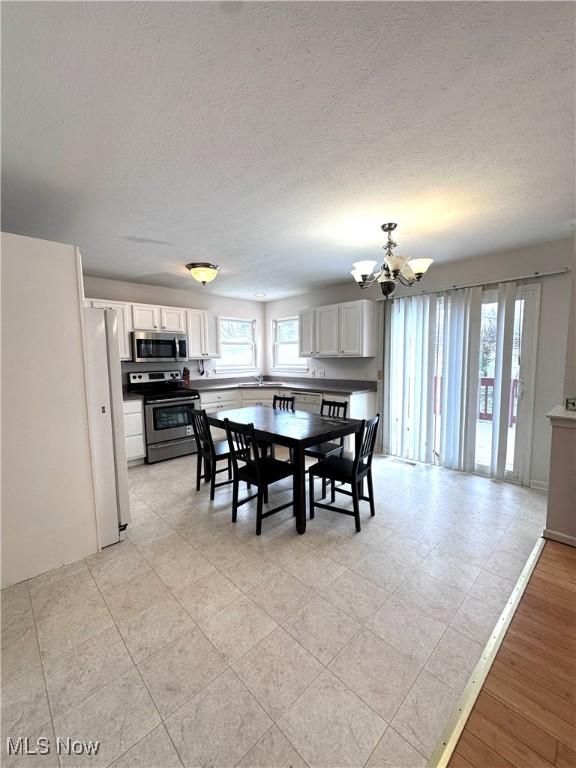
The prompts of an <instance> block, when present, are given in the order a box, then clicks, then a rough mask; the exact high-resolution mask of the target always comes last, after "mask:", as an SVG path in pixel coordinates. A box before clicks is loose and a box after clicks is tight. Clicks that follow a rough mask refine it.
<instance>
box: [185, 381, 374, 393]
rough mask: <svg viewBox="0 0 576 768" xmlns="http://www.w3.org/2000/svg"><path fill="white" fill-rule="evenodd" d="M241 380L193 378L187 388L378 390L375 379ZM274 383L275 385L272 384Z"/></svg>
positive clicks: (212, 389) (210, 389)
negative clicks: (262, 381)
mask: <svg viewBox="0 0 576 768" xmlns="http://www.w3.org/2000/svg"><path fill="white" fill-rule="evenodd" d="M238 384H239V382H237V381H236V382H229V383H223V382H221V381H219V382H216V381H215V382H210V383H209V384H208V382H205V381H203V382H200V384H199V383H198V381H197V379H193V380H192V381H190V382H188V383H187V384H186V385H185V386H186V388H187V389H194V390H196V391H197V392H199V393H200V394H202V393H203V392H217V391H222V390H227V389H239V390H243V389H262V390H264V391H265V390H267V389H285V390H289V391H294V392H315V393H320V394H322V393H326V394H334V395H355V394H358V393H363V392H375V391H376V382H374V381H366V382H350V381H345V382H342V383H341V384H340V383H337V382H334V381H333V380H332V381H330V380H327V381H326V382H322V383H319V382H314V383H313V384H308V383H307V382H300V381H298V382H289V381H285V382H282V381H279V382H277V383H276V382H274V381H270V382H266V386H265V387H260V386H258V384H256V383H255V384H254V386H252V385H251V384H250V382H242V386H241V387H240V386H238ZM270 385H273V386H270Z"/></svg>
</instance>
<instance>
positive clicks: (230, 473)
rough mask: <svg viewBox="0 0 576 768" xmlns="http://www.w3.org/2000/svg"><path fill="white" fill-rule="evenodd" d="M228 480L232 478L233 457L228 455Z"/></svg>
mask: <svg viewBox="0 0 576 768" xmlns="http://www.w3.org/2000/svg"><path fill="white" fill-rule="evenodd" d="M228 480H232V459H231V458H230V456H229V457H228Z"/></svg>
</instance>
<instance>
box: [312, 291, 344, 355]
mask: <svg viewBox="0 0 576 768" xmlns="http://www.w3.org/2000/svg"><path fill="white" fill-rule="evenodd" d="M338 309H339V305H338V304H331V305H329V306H327V307H318V309H317V310H316V355H317V356H318V357H337V356H338V355H339V354H340V349H339V344H338Z"/></svg>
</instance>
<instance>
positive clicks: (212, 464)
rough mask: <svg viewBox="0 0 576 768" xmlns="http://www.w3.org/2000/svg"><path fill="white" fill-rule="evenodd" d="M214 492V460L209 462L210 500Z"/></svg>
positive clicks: (212, 499)
mask: <svg viewBox="0 0 576 768" xmlns="http://www.w3.org/2000/svg"><path fill="white" fill-rule="evenodd" d="M215 492H216V461H215V460H212V461H211V462H210V501H214V494H215Z"/></svg>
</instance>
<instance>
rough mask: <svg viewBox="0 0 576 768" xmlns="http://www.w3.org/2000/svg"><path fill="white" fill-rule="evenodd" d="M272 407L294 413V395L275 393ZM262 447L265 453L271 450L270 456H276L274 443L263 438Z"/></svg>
mask: <svg viewBox="0 0 576 768" xmlns="http://www.w3.org/2000/svg"><path fill="white" fill-rule="evenodd" d="M272 408H274V410H275V411H276V410H278V411H291V412H292V413H294V396H290V395H274V399H273V400H272ZM260 447H261V448H262V450H263V453H264V455H266V454H267V453H268V451H270V456H271V457H272V458H273V459H275V458H276V449H275V448H274V445H273V443H268V442H265V441H263V440H261V441H260ZM290 461H292V451H290Z"/></svg>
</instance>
